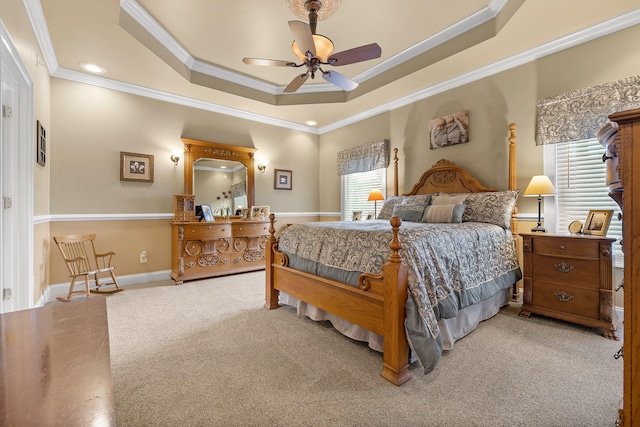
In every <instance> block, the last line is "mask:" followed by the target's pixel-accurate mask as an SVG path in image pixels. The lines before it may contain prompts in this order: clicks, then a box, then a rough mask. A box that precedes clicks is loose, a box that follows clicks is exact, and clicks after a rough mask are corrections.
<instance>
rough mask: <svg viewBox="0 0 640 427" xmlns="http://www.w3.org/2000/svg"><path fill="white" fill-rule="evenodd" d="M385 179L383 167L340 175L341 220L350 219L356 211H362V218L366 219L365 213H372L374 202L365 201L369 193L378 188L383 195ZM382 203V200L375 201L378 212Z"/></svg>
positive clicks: (385, 174) (385, 172)
mask: <svg viewBox="0 0 640 427" xmlns="http://www.w3.org/2000/svg"><path fill="white" fill-rule="evenodd" d="M386 180H387V170H386V169H384V168H383V169H374V170H371V171H368V172H356V173H351V174H348V175H342V220H343V221H351V220H352V218H353V213H354V212H358V211H360V212H361V213H362V218H363V219H366V217H367V214H371V215H373V211H374V202H369V201H367V199H368V198H369V193H371V190H375V189H379V190H382V194H383V195H384V194H385V183H386ZM385 197H386V195H385ZM383 204H384V201H383V200H382V201H381V200H379V201H378V202H377V211H378V212H380V208H382V205H383ZM376 215H377V212H376Z"/></svg>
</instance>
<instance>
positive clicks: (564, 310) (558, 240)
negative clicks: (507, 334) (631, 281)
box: [519, 233, 618, 340]
mask: <svg viewBox="0 0 640 427" xmlns="http://www.w3.org/2000/svg"><path fill="white" fill-rule="evenodd" d="M520 235H521V236H522V239H523V244H522V251H523V255H524V257H523V258H524V296H523V304H522V309H521V310H520V313H519V314H520V316H522V317H529V316H530V315H531V313H535V314H541V315H543V316H549V317H554V318H556V319H561V320H566V321H568V322H574V323H579V324H581V325H585V326H592V327H596V328H602V334H603V335H604V336H605V337H606V338H609V339H614V340H617V339H618V335H617V333H616V328H617V326H618V317H617V315H616V311H615V304H614V294H613V292H614V291H613V287H612V285H613V250H612V248H611V245H612V243H613V242H615V240H616V239H612V238H609V237H605V236H591V235H568V234H553V233H520Z"/></svg>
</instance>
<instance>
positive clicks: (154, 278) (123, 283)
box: [36, 270, 171, 307]
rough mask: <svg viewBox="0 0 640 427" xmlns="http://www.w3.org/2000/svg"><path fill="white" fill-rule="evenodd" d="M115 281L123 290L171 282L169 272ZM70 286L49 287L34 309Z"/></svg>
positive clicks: (129, 276)
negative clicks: (160, 282) (136, 286)
mask: <svg viewBox="0 0 640 427" xmlns="http://www.w3.org/2000/svg"><path fill="white" fill-rule="evenodd" d="M116 279H117V280H118V286H120V287H122V288H125V287H127V286H130V285H137V284H140V283H149V282H159V281H162V280H171V270H163V271H152V272H149V273H141V274H129V275H127V276H116ZM76 283H77V282H76ZM89 283H90V285H91V286H93V285H94V281H93V280H92V281H90V282H89ZM70 284H71V282H67V283H57V284H54V285H49V286H48V287H47V289H46V290H45V291H44V293H43V294H42V296H41V297H40V300H38V302H37V303H36V307H42V306H43V305H45V304H46V303H47V301H49V300H50V299H53V298H56V297H58V296H64V295H67V293H68V292H69V285H70ZM78 288H79V286H78Z"/></svg>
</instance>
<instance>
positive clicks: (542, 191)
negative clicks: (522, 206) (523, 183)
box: [522, 175, 556, 233]
mask: <svg viewBox="0 0 640 427" xmlns="http://www.w3.org/2000/svg"><path fill="white" fill-rule="evenodd" d="M554 194H556V189H555V187H554V186H553V184H552V183H551V180H550V179H549V177H547V176H546V175H536V176H534V177H533V178H531V181H530V182H529V185H528V186H527V189H526V190H524V193H523V194H522V195H523V196H524V197H537V198H538V225H537V226H536V227H534V228H532V229H531V231H540V232H542V233H545V232H546V231H547V230H546V229H545V228H544V227H543V226H542V207H541V206H542V196H553V195H554Z"/></svg>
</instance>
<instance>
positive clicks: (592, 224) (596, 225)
mask: <svg viewBox="0 0 640 427" xmlns="http://www.w3.org/2000/svg"><path fill="white" fill-rule="evenodd" d="M612 215H613V211H612V210H591V211H589V215H587V222H586V223H585V225H584V229H583V230H582V233H583V234H591V235H594V236H606V235H607V230H609V224H610V223H611V216H612Z"/></svg>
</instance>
